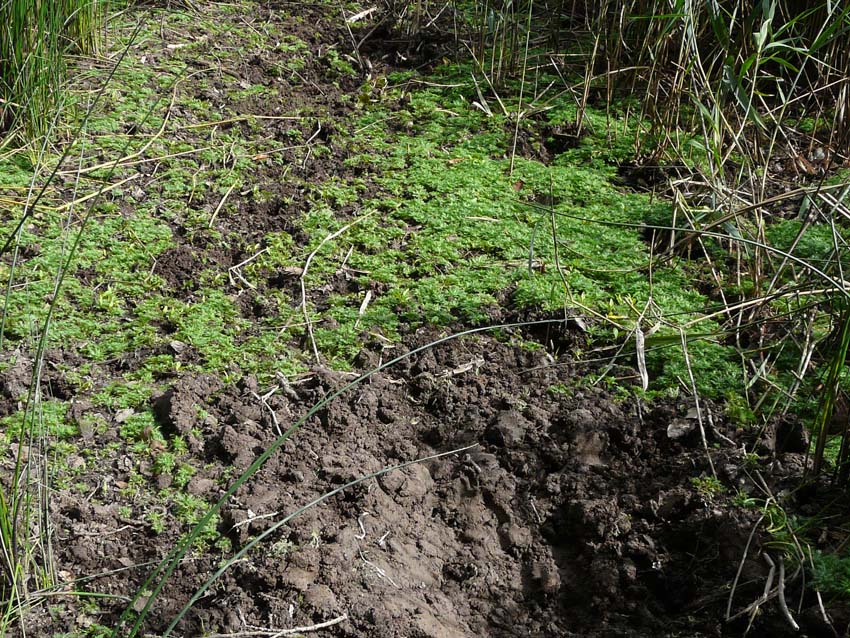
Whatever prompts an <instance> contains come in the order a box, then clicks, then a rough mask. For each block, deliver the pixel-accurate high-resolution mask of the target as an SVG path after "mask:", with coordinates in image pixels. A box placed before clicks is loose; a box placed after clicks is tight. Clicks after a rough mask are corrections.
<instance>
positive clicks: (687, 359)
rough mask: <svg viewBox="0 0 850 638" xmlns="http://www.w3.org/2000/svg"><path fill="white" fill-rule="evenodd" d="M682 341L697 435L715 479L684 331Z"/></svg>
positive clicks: (681, 334) (715, 473)
mask: <svg viewBox="0 0 850 638" xmlns="http://www.w3.org/2000/svg"><path fill="white" fill-rule="evenodd" d="M679 335H680V337H681V339H682V355H683V356H684V357H685V367H686V368H687V369H688V380H689V381H690V384H691V392H693V395H694V405H695V407H696V410H697V423H699V433H700V437H701V438H702V447H703V449H704V450H705V457H706V459H708V466H709V467H710V468H711V475H712V476H713V477H714V478H717V472H716V471H715V469H714V461H712V460H711V452H710V451H709V449H708V440H707V439H706V438H705V424H704V423H703V420H702V409H701V408H700V402H699V393H698V392H697V383H696V380H695V379H694V371H693V368H691V357H690V355H689V354H688V338H687V336H686V335H685V331H684V330H680V331H679Z"/></svg>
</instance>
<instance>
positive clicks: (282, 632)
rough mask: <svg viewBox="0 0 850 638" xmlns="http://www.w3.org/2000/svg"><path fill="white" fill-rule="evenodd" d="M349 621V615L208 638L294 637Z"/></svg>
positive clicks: (215, 635) (214, 635) (209, 636)
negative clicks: (303, 624)
mask: <svg viewBox="0 0 850 638" xmlns="http://www.w3.org/2000/svg"><path fill="white" fill-rule="evenodd" d="M346 620H348V614H342V615H341V616H337V617H336V618H332V619H330V620H326V621H325V622H320V623H317V624H315V625H307V626H305V627H292V628H291V629H249V630H247V631H237V632H235V633H232V634H210V635H208V636H207V638H278V637H279V636H293V635H295V634H306V633H309V632H311V631H319V630H320V629H327V628H328V627H333V626H334V625H338V624H340V623H342V622H345V621H346Z"/></svg>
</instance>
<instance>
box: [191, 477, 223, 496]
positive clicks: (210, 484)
mask: <svg viewBox="0 0 850 638" xmlns="http://www.w3.org/2000/svg"><path fill="white" fill-rule="evenodd" d="M215 488H216V482H215V481H213V480H212V479H208V478H204V477H202V476H193V477H192V479H191V480H190V481H189V484H188V485H187V486H186V491H187V492H189V494H191V495H192V496H206V495H207V494H211V493H212V492H213V490H215Z"/></svg>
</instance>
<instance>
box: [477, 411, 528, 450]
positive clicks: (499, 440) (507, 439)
mask: <svg viewBox="0 0 850 638" xmlns="http://www.w3.org/2000/svg"><path fill="white" fill-rule="evenodd" d="M530 427H531V422H530V421H529V420H528V419H526V418H525V417H524V416H522V415H521V414H520V413H519V412H517V411H516V410H506V411H504V412H501V413H500V414H499V416H497V417H496V421H495V423H493V424H492V425H491V426H490V427H489V428H487V432H486V433H485V435H484V436H485V438H486V439H487V441H488V442H489V443H492V444H493V445H498V446H501V447H514V446H516V445H519V444H520V443H522V440H523V438H525V432H526V430H528V429H529V428H530Z"/></svg>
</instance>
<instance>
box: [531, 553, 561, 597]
mask: <svg viewBox="0 0 850 638" xmlns="http://www.w3.org/2000/svg"><path fill="white" fill-rule="evenodd" d="M531 577H532V578H533V579H534V581H535V583H536V584H537V585H538V587H540V589H541V590H542V591H543V592H544V593H546V594H554V593H555V592H557V591H558V590H559V589H560V588H561V574H560V572H558V566H557V565H555V561H553V560H552V559H551V558H550V559H548V560H541V561H537V562H536V563H534V565H533V566H532V568H531Z"/></svg>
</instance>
